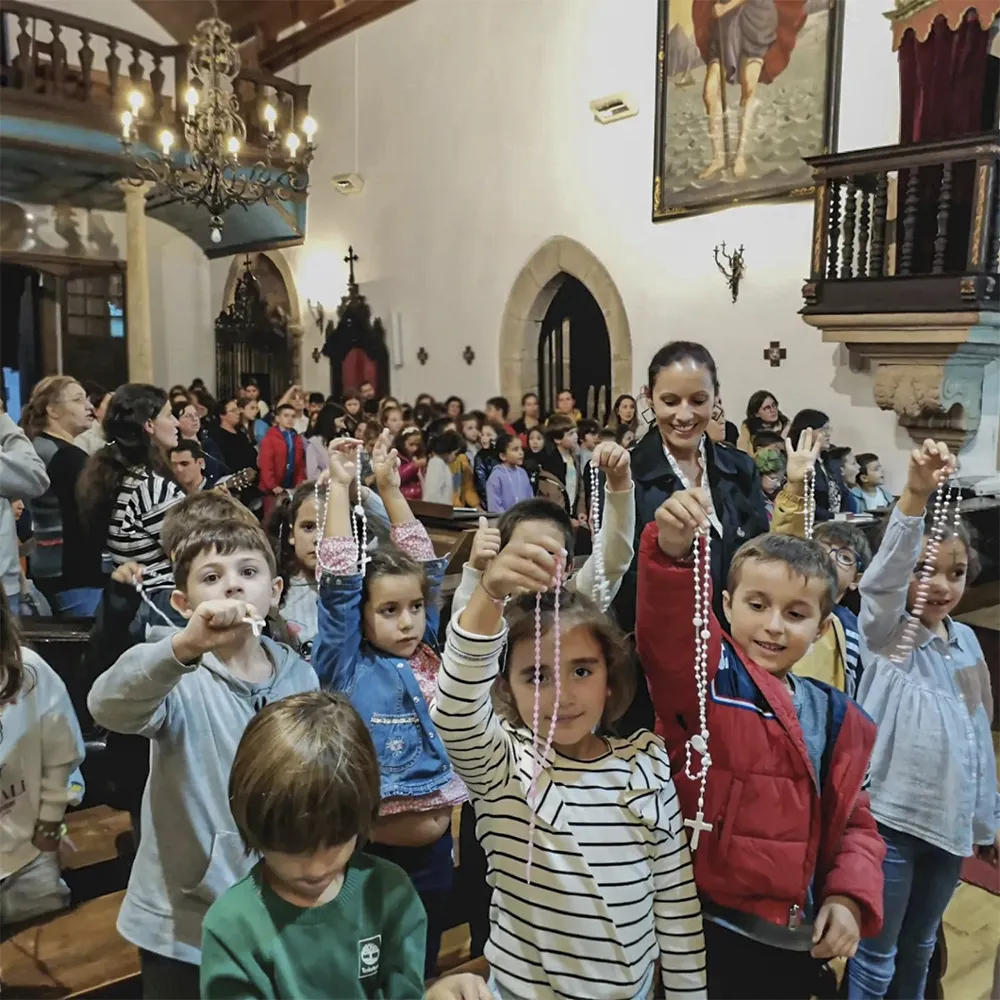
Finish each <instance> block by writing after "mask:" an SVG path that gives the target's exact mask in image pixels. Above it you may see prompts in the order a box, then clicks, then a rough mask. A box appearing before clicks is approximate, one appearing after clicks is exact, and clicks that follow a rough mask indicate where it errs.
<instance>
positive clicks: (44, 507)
mask: <svg viewBox="0 0 1000 1000" xmlns="http://www.w3.org/2000/svg"><path fill="white" fill-rule="evenodd" d="M21 423H22V425H23V426H24V432H25V434H27V436H28V437H29V438H30V439H31V442H32V444H33V445H34V446H35V451H36V452H37V453H38V457H39V458H40V459H41V460H42V461H43V462H44V463H45V471H46V472H47V473H48V476H49V488H48V489H47V490H46V491H45V493H43V494H42V495H41V496H40V497H37V498H36V499H34V500H31V501H29V510H30V512H31V519H32V524H33V526H34V533H35V543H36V544H35V548H34V550H33V551H32V554H31V559H30V571H31V572H30V575H31V578H32V580H33V581H34V583H35V585H36V586H37V587H38V588H39V589H40V590H41V591H42V592H43V593H44V594H45V596H46V598H47V599H48V601H49V603H50V604H51V605H52V606H53V608H55V609H56V611H57V613H59V614H62V615H67V616H71V617H75V618H91V617H93V615H94V614H95V612H96V610H97V605H98V604H99V602H100V599H101V592H102V591H103V589H104V574H103V573H102V572H101V541H102V539H95V536H94V533H93V532H87V531H84V530H83V526H82V524H81V522H80V508H79V505H78V504H77V500H76V484H77V481H78V480H79V478H80V474H81V473H82V472H83V469H84V466H85V465H86V464H87V453H86V452H85V451H84V450H83V449H82V448H80V447H79V446H78V445H77V444H76V443H75V439H76V438H77V437H78V436H79V435H81V434H83V433H84V432H85V431H87V430H89V429H90V427H91V426H92V425H93V423H94V407H93V404H92V403H91V401H90V398H89V397H88V395H87V391H86V390H85V389H84V388H83V386H82V385H80V383H79V382H77V380H76V379H75V378H71V377H70V376H68V375H50V376H49V377H48V378H43V379H42V380H41V382H39V383H38V384H37V385H36V386H35V388H34V390H33V391H32V393H31V398H30V399H29V400H28V404H27V406H25V408H24V413H23V415H22V417H21Z"/></svg>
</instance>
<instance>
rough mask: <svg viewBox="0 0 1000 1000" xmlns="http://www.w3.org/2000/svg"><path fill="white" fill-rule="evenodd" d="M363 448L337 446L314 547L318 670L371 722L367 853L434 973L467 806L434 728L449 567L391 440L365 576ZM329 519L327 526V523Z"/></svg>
mask: <svg viewBox="0 0 1000 1000" xmlns="http://www.w3.org/2000/svg"><path fill="white" fill-rule="evenodd" d="M359 445H360V442H359V441H354V440H350V439H347V438H340V439H337V440H335V441H334V442H332V443H331V448H330V468H329V470H328V472H327V473H324V474H323V475H321V477H320V480H319V485H320V488H321V489H322V488H323V486H324V484H328V486H329V497H328V501H327V512H326V524H325V530H324V533H323V534H324V537H323V539H322V540H321V541H320V544H319V551H318V565H317V569H316V573H317V578H318V579H319V582H320V590H319V598H320V601H319V623H318V624H319V631H318V632H317V635H316V641H315V644H314V646H313V657H312V664H313V667H314V668H315V670H316V673H317V675H318V676H319V680H320V684H321V685H322V686H323V687H325V688H329V689H331V690H335V691H342V692H343V693H344V694H346V695H347V696H348V697H349V698H350V699H351V703H352V704H353V705H354V707H355V708H356V709H357V710H358V712H359V714H360V715H361V717H362V718H363V719H364V720H365V723H366V724H367V726H368V729H369V731H370V732H371V735H372V740H373V742H374V744H375V750H376V753H377V754H378V760H379V771H380V774H381V794H382V803H381V806H380V808H379V817H378V820H377V821H376V823H375V826H374V829H373V833H372V842H371V843H370V844H368V846H367V847H366V850H367V851H368V852H369V853H372V854H377V855H379V856H380V857H384V858H387V859H389V860H390V861H393V862H395V863H396V864H398V865H399V866H400V867H401V868H403V869H404V870H405V871H406V872H407V874H408V875H409V876H410V879H411V880H412V881H413V884H414V887H415V888H416V890H417V892H418V894H419V895H420V898H421V900H422V901H423V904H424V908H425V909H426V910H427V956H426V960H427V965H426V972H427V975H428V976H431V975H433V973H434V968H435V965H436V963H437V954H438V950H439V947H440V942H441V932H442V930H443V926H444V922H445V908H446V905H447V900H448V897H449V893H450V890H451V885H452V877H453V875H452V838H451V812H452V808H453V807H454V806H456V805H458V804H460V803H462V802H464V801H466V799H467V798H468V794H467V792H466V790H465V786H464V785H463V784H462V781H461V780H460V779H459V778H458V777H457V776H456V775H455V773H454V771H452V768H451V764H450V763H449V761H448V755H447V753H446V752H445V749H444V747H443V746H442V745H441V740H440V738H439V737H438V734H437V732H436V731H435V728H434V724H433V723H432V722H431V718H430V713H429V710H428V702H429V700H430V699H431V698H432V697H433V695H434V691H435V688H436V685H437V672H438V667H439V666H440V663H441V659H440V657H439V656H438V653H437V629H438V621H439V612H438V609H437V606H436V605H435V604H434V603H433V595H434V594H435V592H436V591H437V590H438V588H439V587H440V585H441V579H442V577H443V576H444V567H445V563H446V560H444V559H437V558H435V555H434V548H433V546H432V545H431V541H430V538H428V536H427V532H426V531H425V530H424V527H423V525H422V524H420V522H419V521H417V520H416V518H415V517H414V516H413V513H412V512H411V511H410V506H409V504H408V503H407V502H406V499H405V498H404V496H403V494H402V493H401V492H400V475H399V465H400V460H399V455H398V453H397V452H396V450H395V449H392V450H390V449H389V435H388V433H386V434H383V436H382V438H381V439H380V440H379V442H378V444H377V445H376V446H375V450H374V452H373V454H372V462H373V466H374V470H375V480H376V484H377V486H378V491H379V494H380V495H381V497H382V501H383V503H384V504H385V508H386V512H387V513H388V515H389V521H390V523H391V533H392V542H393V545H389V546H385V545H383V546H380V547H379V549H378V550H377V551H376V552H375V553H374V554H373V555H372V556H371V557H370V559H369V560H368V563H367V567H366V569H365V571H364V573H363V574H362V572H360V571H359V566H358V545H357V542H356V541H355V540H354V539H353V538H352V536H351V517H352V514H351V507H350V501H349V497H348V492H349V490H350V487H351V483H352V482H353V480H354V478H355V475H356V469H357V466H356V463H357V460H358V454H357V449H358V447H359ZM321 519H322V518H321Z"/></svg>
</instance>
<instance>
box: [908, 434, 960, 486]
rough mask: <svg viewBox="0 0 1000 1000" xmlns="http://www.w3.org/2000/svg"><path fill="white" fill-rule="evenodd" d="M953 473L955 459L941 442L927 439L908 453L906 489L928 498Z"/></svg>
mask: <svg viewBox="0 0 1000 1000" xmlns="http://www.w3.org/2000/svg"><path fill="white" fill-rule="evenodd" d="M954 471H955V457H954V456H953V455H952V454H951V452H950V451H949V450H948V446H947V445H946V444H945V443H944V442H943V441H932V440H930V438H928V439H927V440H926V441H925V442H924V443H923V444H922V445H921V446H920V447H919V448H914V449H913V451H912V452H911V453H910V466H909V468H908V469H907V471H906V488H907V489H908V490H910V492H911V493H916V494H918V495H919V496H923V497H929V496H930V495H931V494H932V493H933V492H934V491H935V490H936V489H937V488H938V486H940V485H941V484H942V483H943V482H944V481H945V480H946V479H947V478H948V476H950V475H951V474H952V473H953V472H954Z"/></svg>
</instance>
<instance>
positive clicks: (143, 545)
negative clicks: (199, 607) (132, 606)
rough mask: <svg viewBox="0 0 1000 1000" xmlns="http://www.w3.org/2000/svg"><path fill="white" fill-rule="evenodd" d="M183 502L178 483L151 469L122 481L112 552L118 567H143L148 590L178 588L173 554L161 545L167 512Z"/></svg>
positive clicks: (111, 533) (114, 515)
mask: <svg viewBox="0 0 1000 1000" xmlns="http://www.w3.org/2000/svg"><path fill="white" fill-rule="evenodd" d="M183 499H184V492H183V490H181V488H180V487H179V486H178V485H177V484H176V483H174V482H172V481H171V480H169V479H165V478H164V477H163V476H161V475H160V474H159V473H156V472H152V471H150V470H148V469H137V470H134V471H132V472H129V473H127V474H126V475H125V477H124V478H123V479H122V485H121V489H120V490H119V491H118V498H117V500H116V501H115V506H114V510H113V511H112V512H111V523H110V524H109V525H108V551H109V552H110V553H111V558H112V559H113V560H114V562H115V565H116V566H121V565H122V564H123V563H126V562H129V561H133V562H137V563H139V565H140V566H142V567H143V571H144V572H143V577H142V583H143V586H144V587H145V588H146V589H147V590H156V589H159V588H162V587H172V586H173V585H174V574H173V570H172V569H171V565H170V553H168V552H164V551H163V547H162V546H161V545H160V529H161V528H162V527H163V519H164V518H165V517H166V516H167V511H168V510H170V508H171V507H173V505H174V504H175V503H177V502H178V501H180V500H183Z"/></svg>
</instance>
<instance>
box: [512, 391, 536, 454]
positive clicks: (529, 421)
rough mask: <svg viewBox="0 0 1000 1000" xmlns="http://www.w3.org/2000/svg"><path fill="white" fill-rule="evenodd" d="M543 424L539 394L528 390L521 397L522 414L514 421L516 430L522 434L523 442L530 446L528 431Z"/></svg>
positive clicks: (524, 444) (525, 445)
mask: <svg viewBox="0 0 1000 1000" xmlns="http://www.w3.org/2000/svg"><path fill="white" fill-rule="evenodd" d="M541 425H542V404H541V403H540V402H539V401H538V396H537V394H536V393H533V392H526V393H525V394H524V395H523V396H522V397H521V415H520V416H519V417H518V418H517V420H515V421H514V424H513V427H514V431H515V432H516V433H517V434H518V435H520V437H521V444H522V445H523V446H524V447H525V448H527V447H528V431H530V430H531V429H532V427H541Z"/></svg>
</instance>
